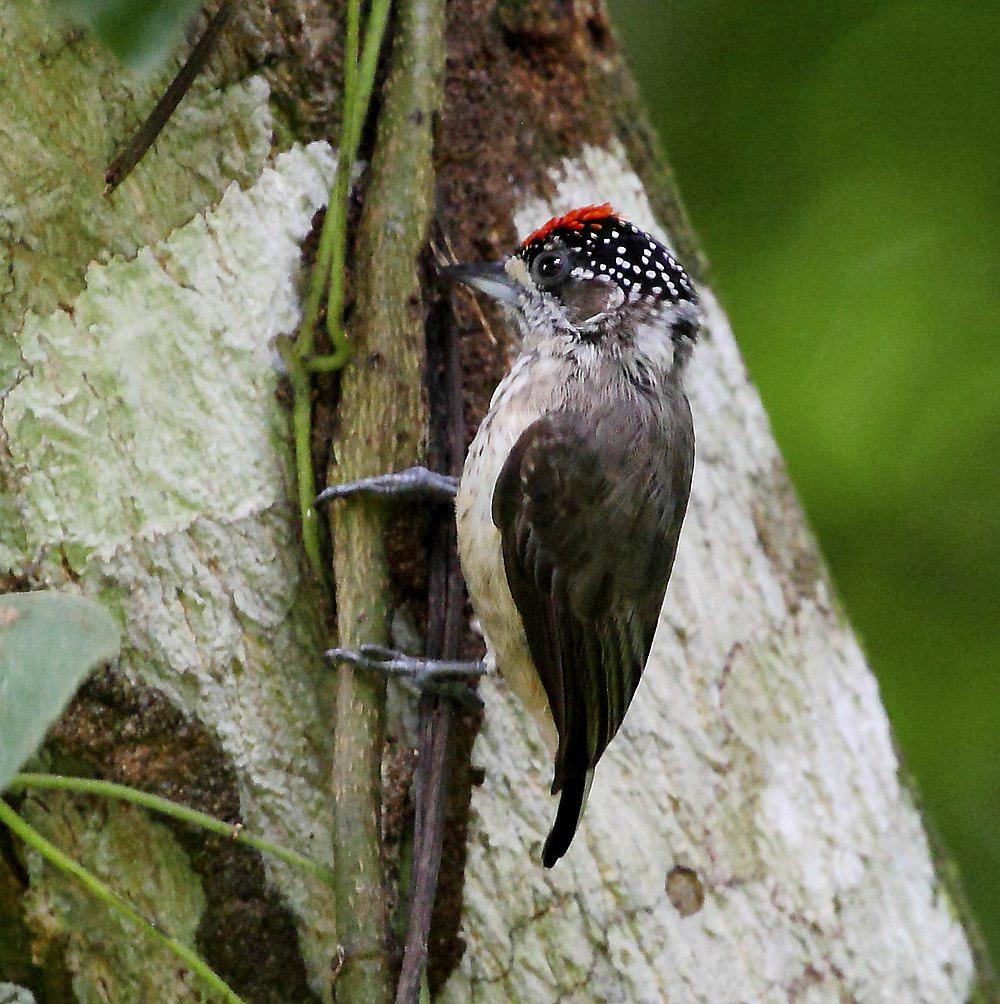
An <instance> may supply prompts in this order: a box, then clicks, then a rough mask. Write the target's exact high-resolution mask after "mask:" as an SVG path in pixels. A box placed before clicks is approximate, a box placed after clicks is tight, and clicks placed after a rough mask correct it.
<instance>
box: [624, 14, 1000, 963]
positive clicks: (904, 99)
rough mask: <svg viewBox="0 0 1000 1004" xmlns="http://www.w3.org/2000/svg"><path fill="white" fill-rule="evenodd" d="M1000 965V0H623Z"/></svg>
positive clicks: (899, 723)
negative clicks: (832, 0)
mask: <svg viewBox="0 0 1000 1004" xmlns="http://www.w3.org/2000/svg"><path fill="white" fill-rule="evenodd" d="M609 2H610V7H611V11H612V16H613V19H614V21H615V23H616V25H617V29H618V33H619V36H620V38H621V40H622V42H623V44H624V46H625V48H626V51H627V53H628V55H629V59H630V62H631V64H632V66H633V69H634V70H635V71H636V73H637V75H638V78H639V81H640V84H641V86H642V88H643V91H644V94H645V97H646V101H647V105H648V108H649V111H650V113H651V115H652V118H653V120H654V124H655V125H656V126H657V128H658V129H659V131H660V135H661V137H662V140H663V145H664V147H665V149H666V151H667V155H668V157H669V159H670V162H671V164H672V166H673V168H674V170H675V172H676V174H677V177H678V180H679V182H680V187H681V191H682V192H683V194H684V196H685V199H686V201H687V205H688V209H689V211H690V214H691V217H692V220H693V222H694V225H695V228H696V230H697V231H698V233H699V234H700V237H701V239H702V242H703V245H704V248H705V250H706V252H707V255H708V257H709V260H710V262H711V265H712V273H711V277H712V279H713V282H714V284H715V286H716V288H717V290H718V291H719V293H720V295H721V298H722V300H723V303H724V304H725V306H726V308H727V309H728V311H729V314H730V317H731V318H732V321H733V325H734V328H735V330H736V335H737V337H738V339H739V342H740V345H741V346H742V349H743V352H744V354H745V356H746V358H747V362H748V364H749V367H750V371H751V373H752V375H753V377H754V379H755V381H756V383H757V385H758V387H759V388H760V391H761V393H762V395H763V398H764V403H765V405H766V407H767V410H768V413H769V415H770V417H771V421H772V423H773V426H774V430H775V433H776V434H777V437H778V441H779V443H780V445H781V448H782V450H783V452H784V455H785V457H786V459H787V461H788V465H789V467H790V469H791V473H792V477H793V478H794V480H795V483H796V485H797V487H798V490H799V493H800V496H801V498H802V501H803V503H804V504H805V507H806V509H807V511H808V513H809V516H810V518H811V520H812V523H813V526H814V528H815V530H816V532H817V534H818V535H819V538H820V541H821V543H822V546H823V549H824V552H825V554H826V556H827V559H828V561H829V563H830V565H831V567H832V571H833V574H834V577H835V579H836V581H837V584H838V588H839V591H840V594H841V597H842V599H843V601H844V603H845V605H846V607H847V610H848V613H849V615H850V617H851V619H852V621H853V624H854V626H855V628H856V629H857V631H858V632H859V634H860V635H861V638H862V640H863V643H864V646H865V649H866V651H867V653H868V655H869V657H870V659H871V662H872V664H873V666H874V669H875V671H876V673H877V674H878V678H879V682H880V684H881V688H882V694H883V697H884V699H885V703H886V705H887V706H888V709H889V714H890V717H891V719H892V722H893V726H894V729H895V734H896V737H897V740H898V742H899V745H900V747H901V748H902V752H903V757H904V760H905V761H906V763H907V765H908V766H909V768H910V770H911V771H912V773H913V774H915V776H916V778H917V783H918V787H919V791H920V793H921V795H922V797H923V801H924V804H925V807H926V810H927V812H928V814H929V817H930V820H931V822H932V825H934V826H935V828H936V829H937V830H938V832H939V833H940V834H941V836H942V837H943V839H944V842H945V844H946V846H947V847H948V849H949V850H950V852H951V854H952V856H953V857H954V858H955V859H956V861H957V862H958V865H959V868H960V870H961V872H962V875H963V879H964V886H965V889H966V891H967V893H968V896H969V899H970V900H971V902H972V905H973V909H974V912H975V914H976V916H977V918H978V919H979V922H980V924H981V927H982V929H983V933H984V934H985V935H986V937H987V939H988V940H989V941H990V942H991V943H992V947H993V955H994V958H996V957H998V956H1000V714H998V708H1000V674H998V673H997V666H998V664H1000V609H998V607H1000V604H998V575H1000V464H998V462H997V460H998V452H1000V55H998V54H1000V3H998V2H997V0H991V2H988V3H987V2H980V3H976V2H962V3H955V2H952V3H947V2H943V3H942V2H937V3H932V2H898V3H892V2H886V3H864V2H852V0H842V2H840V3H836V4H834V3H819V2H801V0H796V2H792V0H770V2H767V3H760V2H752V0H722V2H710V0H609Z"/></svg>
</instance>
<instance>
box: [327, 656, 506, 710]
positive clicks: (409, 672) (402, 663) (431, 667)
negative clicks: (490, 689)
mask: <svg viewBox="0 0 1000 1004" xmlns="http://www.w3.org/2000/svg"><path fill="white" fill-rule="evenodd" d="M326 657H327V659H329V660H330V661H331V662H334V663H339V662H346V663H349V664H350V665H352V666H354V667H355V668H357V669H368V670H372V671H373V672H376V673H385V674H386V675H387V676H397V677H400V678H402V679H403V680H404V681H406V682H407V683H409V684H410V685H411V686H413V687H415V688H416V689H417V690H418V691H419V692H420V693H425V694H435V695H437V696H438V697H445V698H448V699H449V700H453V701H456V702H457V703H459V704H463V705H465V706H466V707H469V708H475V709H476V710H479V709H480V708H482V706H483V702H482V700H481V699H480V698H479V697H478V695H477V694H476V692H475V691H474V690H470V689H469V688H468V687H467V686H466V685H465V681H467V680H476V679H478V678H479V677H481V676H484V675H485V674H486V673H487V672H488V670H487V668H486V663H485V662H463V661H461V660H457V659H421V658H418V657H416V656H412V655H405V654H404V653H402V652H397V651H396V650H395V649H392V648H386V647H385V646H383V645H362V646H361V648H360V649H359V650H358V651H357V652H354V651H352V650H350V649H345V648H331V649H330V650H329V651H328V652H326Z"/></svg>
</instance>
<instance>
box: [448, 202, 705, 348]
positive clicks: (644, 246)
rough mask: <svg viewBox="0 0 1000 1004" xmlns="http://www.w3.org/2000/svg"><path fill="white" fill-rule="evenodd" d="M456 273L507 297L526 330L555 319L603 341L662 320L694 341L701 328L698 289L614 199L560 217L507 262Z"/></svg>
mask: <svg viewBox="0 0 1000 1004" xmlns="http://www.w3.org/2000/svg"><path fill="white" fill-rule="evenodd" d="M454 275H455V277H456V278H457V279H459V280H460V281H463V282H466V283H468V284H469V285H471V286H474V287H476V288H478V289H480V290H482V291H483V292H485V293H488V294H489V295H491V296H493V297H495V298H496V299H498V300H500V301H501V302H503V303H504V304H505V305H506V306H507V308H508V309H509V310H510V311H511V312H512V313H513V314H514V315H515V317H516V318H517V319H518V320H519V321H520V322H521V324H522V326H523V327H524V328H525V329H526V331H527V332H530V331H532V330H534V329H537V327H538V326H540V325H554V326H555V327H556V328H557V329H558V330H560V331H562V332H564V333H566V334H571V335H575V336H577V337H580V338H584V339H587V340H596V339H599V338H601V336H602V335H604V334H605V333H607V332H611V331H615V332H619V333H621V332H628V331H630V330H636V329H637V328H638V326H639V325H649V324H650V323H653V324H656V323H657V322H658V321H660V320H661V319H662V323H664V324H666V325H667V326H669V327H670V328H671V329H672V334H674V336H675V337H676V336H678V335H680V336H682V337H685V338H686V339H692V340H693V338H694V337H695V333H696V330H697V315H698V311H697V296H696V294H695V291H694V287H693V285H692V283H691V280H690V278H689V277H688V275H687V273H686V272H685V271H684V269H683V268H681V266H680V265H679V264H678V262H677V261H676V260H675V259H674V257H673V256H672V255H671V254H670V252H669V251H668V250H667V249H666V248H665V247H664V246H663V245H662V244H661V243H660V242H659V241H657V240H656V239H655V238H653V237H650V236H649V234H647V233H644V232H643V231H642V230H640V229H639V228H638V227H637V226H635V224H634V223H629V222H628V221H627V220H623V219H622V218H621V217H619V216H618V215H617V214H616V213H615V212H614V211H613V210H612V208H611V206H610V204H608V203H605V204H604V205H600V206H585V207H583V208H582V209H575V210H573V211H572V212H569V213H566V214H565V215H563V216H557V217H554V218H553V219H551V220H549V221H548V222H547V223H546V224H544V225H543V226H542V227H540V228H539V229H538V230H536V231H534V232H533V233H531V234H529V235H528V237H526V238H525V239H524V241H522V243H521V244H520V245H519V246H518V248H517V249H516V250H515V251H514V252H513V253H512V254H510V255H509V256H508V257H507V258H506V259H505V260H504V261H502V262H498V263H496V264H493V265H490V266H471V267H469V266H458V267H457V268H456V269H455V270H454ZM675 327H676V328H677V330H676V331H675V330H673V329H674V328H675Z"/></svg>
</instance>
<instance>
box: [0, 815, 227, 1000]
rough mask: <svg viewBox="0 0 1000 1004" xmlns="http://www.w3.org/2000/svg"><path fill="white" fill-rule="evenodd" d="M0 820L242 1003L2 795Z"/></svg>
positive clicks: (207, 980) (214, 986) (202, 962)
mask: <svg viewBox="0 0 1000 1004" xmlns="http://www.w3.org/2000/svg"><path fill="white" fill-rule="evenodd" d="M0 823H3V825H4V826H6V827H7V829H9V830H10V832H11V833H13V834H14V835H15V836H18V837H20V838H21V839H22V840H23V841H24V842H25V843H26V844H27V845H28V846H29V847H31V848H33V849H34V850H35V851H37V852H38V853H39V854H40V855H41V856H42V857H43V858H44V859H45V860H46V861H47V862H49V864H51V865H53V866H54V867H56V868H58V869H59V871H61V872H64V873H65V874H67V875H71V876H72V877H73V878H75V879H76V880H77V882H79V883H80V885H82V886H83V888H84V889H86V890H87V892H89V893H90V894H91V895H92V896H93V897H94V898H95V899H98V900H100V901H101V902H102V903H103V904H104V905H105V906H107V907H108V908H109V909H111V910H114V911H115V913H118V914H120V915H121V916H122V917H124V918H125V919H126V920H130V921H131V922H132V923H133V924H135V925H136V926H137V927H140V928H142V930H144V931H145V932H146V934H148V935H149V937H151V938H153V939H154V940H155V941H158V942H159V943H160V944H161V945H163V946H164V947H165V948H166V949H167V950H168V951H169V952H170V953H171V954H172V955H174V956H176V957H177V958H178V959H180V960H181V962H183V963H184V964H185V965H186V966H187V967H188V969H190V970H191V972H192V973H194V974H195V975H196V976H197V977H198V978H199V979H200V980H201V981H202V983H204V984H205V986H206V987H209V988H211V989H212V990H213V991H214V992H215V993H216V994H217V995H218V997H219V998H220V999H221V1000H224V1001H228V1002H229V1004H243V999H242V998H241V997H239V996H238V995H237V994H236V993H235V992H234V991H233V990H232V989H231V988H230V987H229V986H228V985H227V984H226V982H225V981H224V980H223V979H222V978H221V977H220V976H219V975H218V974H217V973H216V972H215V970H214V969H212V967H211V966H210V965H209V964H208V963H207V962H205V960H204V959H202V958H201V956H199V955H198V954H197V953H196V952H195V951H193V950H192V949H190V948H188V946H187V945H185V944H183V943H182V942H180V941H178V940H177V939H176V938H175V937H173V936H172V935H170V934H167V933H166V932H165V931H161V930H160V929H159V928H158V927H157V926H156V925H155V924H153V923H152V922H150V921H148V920H146V918H145V917H143V916H142V915H141V914H140V913H138V911H136V910H135V909H134V908H133V907H132V906H130V905H129V904H128V903H126V902H125V900H123V899H122V898H121V897H120V896H119V895H118V894H117V893H115V892H112V890H111V889H109V888H108V887H107V886H106V885H105V884H104V883H103V882H102V881H101V880H100V879H99V878H97V876H96V875H93V874H92V873H91V872H89V871H87V869H86V868H84V867H83V865H81V864H79V863H78V862H76V861H74V860H73V859H72V858H71V857H69V856H67V855H66V854H64V853H63V852H62V851H61V850H59V848H58V847H56V846H55V844H52V843H49V841H48V840H46V839H45V837H43V836H42V835H41V834H40V833H39V832H38V830H36V829H35V828H34V827H33V826H31V825H30V824H29V823H27V822H25V820H24V819H22V818H21V817H20V816H19V815H18V814H17V813H16V812H15V811H14V810H13V809H12V808H11V807H10V806H9V805H8V804H7V803H6V802H5V801H3V799H0Z"/></svg>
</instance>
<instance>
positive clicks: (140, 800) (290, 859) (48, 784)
mask: <svg viewBox="0 0 1000 1004" xmlns="http://www.w3.org/2000/svg"><path fill="white" fill-rule="evenodd" d="M28 789H36V790H49V791H69V792H73V793H74V794H78V795H97V796H100V797H102V798H113V799H116V800H117V801H120V802H129V803H131V804H132V805H138V806H140V807H141V808H143V809H149V810H150V811H151V812H158V813H160V814H161V815H163V816H169V817H170V818H171V819H177V820H179V821H180V822H182V823H190V824H191V825H192V826H197V827H199V828H200V829H203V830H208V831H209V832H210V833H216V834H218V835H219V836H220V837H226V838H227V839H229V840H234V841H236V842H237V843H240V844H246V845H247V846H248V847H253V848H254V849H255V850H258V851H261V852H262V853H264V854H270V855H272V856H273V857H276V858H278V859H279V860H281V861H285V862H286V863H288V864H290V865H293V866H295V867H296V868H299V869H301V870H302V871H307V872H311V873H312V874H313V875H315V876H317V877H318V878H320V879H322V881H324V882H326V883H328V884H332V882H333V871H332V870H331V869H329V868H326V867H325V866H323V865H321V864H319V863H318V862H316V861H311V860H310V859H309V858H307V857H305V856H304V855H302V854H299V853H297V852H296V851H291V850H289V849H288V848H286V847H279V846H277V845H276V844H271V843H268V841H266V840H262V839H261V838H260V837H256V836H254V835H253V834H252V833H247V832H246V831H244V830H242V829H240V828H238V827H235V826H233V825H232V824H230V823H224V822H223V821H222V820H221V819H216V818H215V817H214V816H209V815H206V814H205V813H204V812H199V811H198V810H197V809H191V808H189V807H188V806H186V805H181V804H180V803H178V802H171V801H170V800H169V799H166V798H160V797H159V796H158V795H151V794H149V792H146V791H140V790H139V789H138V788H130V787H129V786H128V785H125V784H115V782H113V781H100V780H96V779H93V778H84V777H64V776H62V775H59V774H32V773H27V772H26V773H23V774H15V775H14V777H13V778H12V779H11V781H10V783H9V784H8V785H7V790H8V791H10V792H16V791H25V790H28Z"/></svg>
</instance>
